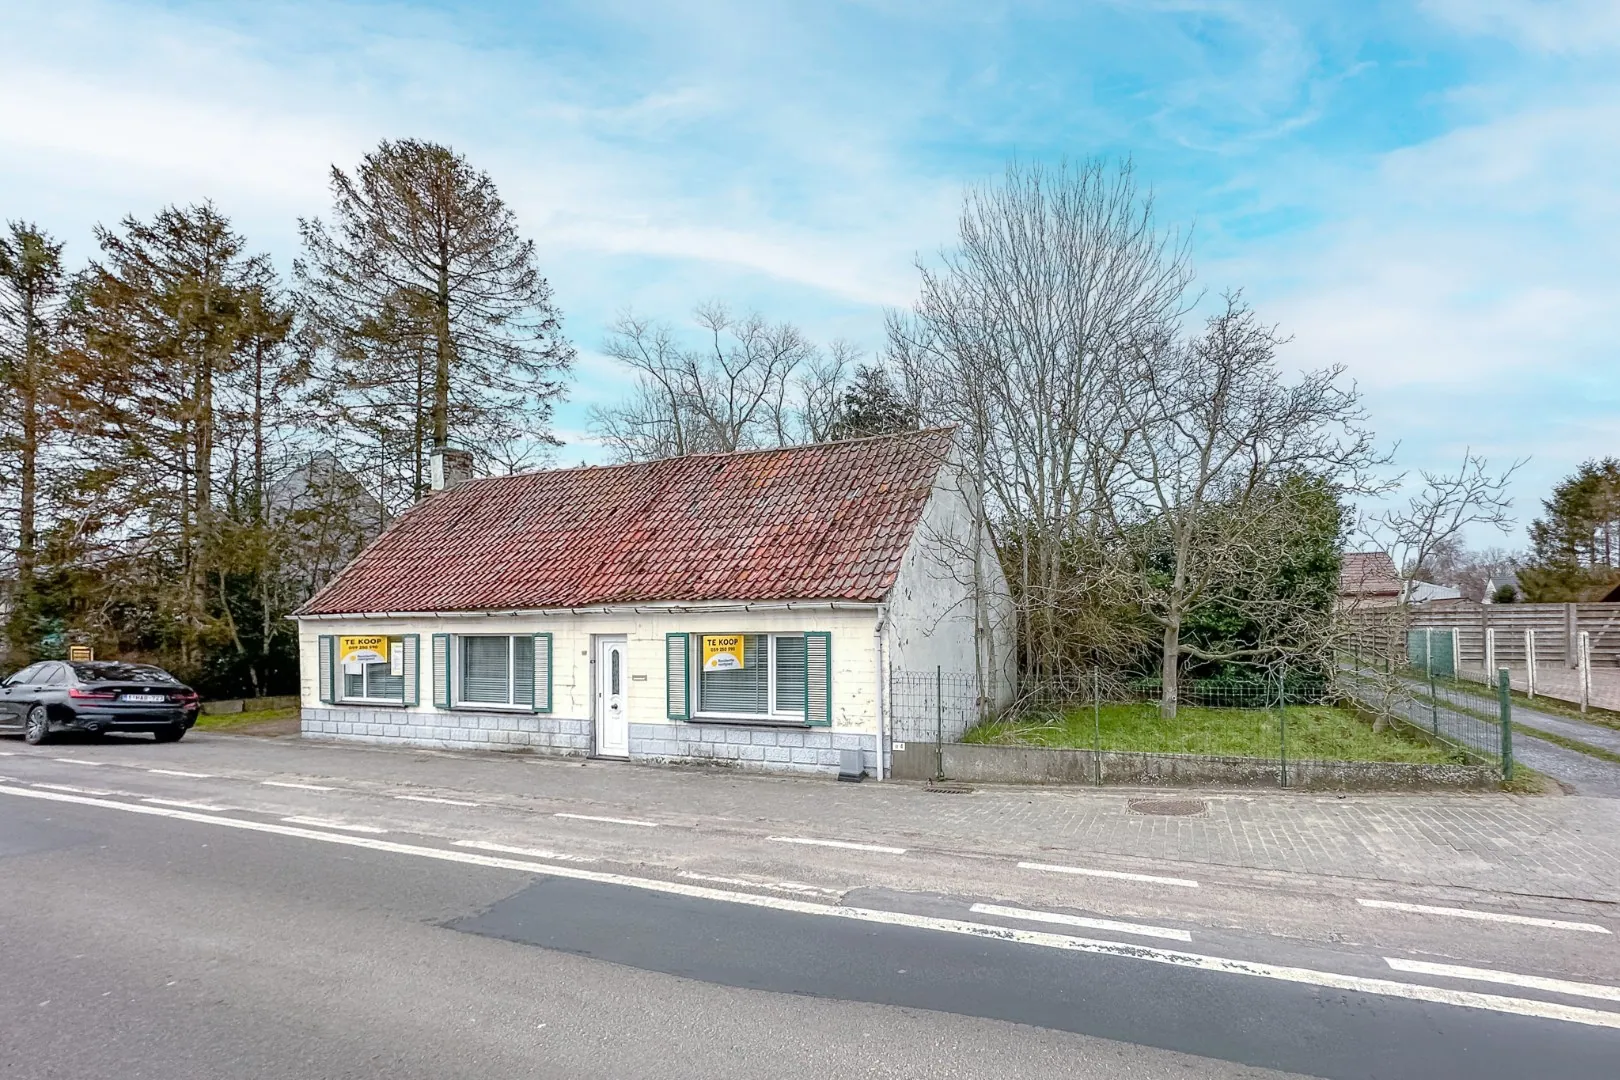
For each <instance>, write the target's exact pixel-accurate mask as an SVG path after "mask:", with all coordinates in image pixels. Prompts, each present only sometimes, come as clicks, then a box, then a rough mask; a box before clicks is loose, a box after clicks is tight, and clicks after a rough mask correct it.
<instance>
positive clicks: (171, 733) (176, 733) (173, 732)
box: [152, 724, 186, 742]
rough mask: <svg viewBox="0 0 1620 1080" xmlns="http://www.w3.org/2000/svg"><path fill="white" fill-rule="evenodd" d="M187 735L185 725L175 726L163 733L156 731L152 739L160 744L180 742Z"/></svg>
mask: <svg viewBox="0 0 1620 1080" xmlns="http://www.w3.org/2000/svg"><path fill="white" fill-rule="evenodd" d="M185 733H186V727H185V725H184V724H174V725H172V726H170V727H166V728H164V729H163V730H162V731H154V732H153V733H152V737H153V738H154V739H156V740H157V741H158V742H179V741H180V739H181V738H182V737H183V736H184V735H185Z"/></svg>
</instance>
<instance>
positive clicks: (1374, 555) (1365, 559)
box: [1339, 551, 1401, 598]
mask: <svg viewBox="0 0 1620 1080" xmlns="http://www.w3.org/2000/svg"><path fill="white" fill-rule="evenodd" d="M1339 595H1340V596H1348V597H1362V598H1371V597H1375V596H1399V595H1401V575H1400V573H1399V572H1398V571H1397V570H1396V569H1395V560H1394V559H1392V558H1390V556H1389V554H1388V553H1387V552H1383V551H1347V552H1345V553H1344V561H1343V562H1342V563H1341V564H1340V566H1339Z"/></svg>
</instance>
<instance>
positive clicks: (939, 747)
mask: <svg viewBox="0 0 1620 1080" xmlns="http://www.w3.org/2000/svg"><path fill="white" fill-rule="evenodd" d="M934 779H935V780H943V779H945V666H944V665H943V664H940V665H936V666H935V668H934Z"/></svg>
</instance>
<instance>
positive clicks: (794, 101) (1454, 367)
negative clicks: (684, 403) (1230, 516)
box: [0, 0, 1620, 543]
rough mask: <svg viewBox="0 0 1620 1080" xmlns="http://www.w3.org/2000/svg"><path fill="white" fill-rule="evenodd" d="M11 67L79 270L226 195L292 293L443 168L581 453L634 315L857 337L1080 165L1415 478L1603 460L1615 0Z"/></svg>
mask: <svg viewBox="0 0 1620 1080" xmlns="http://www.w3.org/2000/svg"><path fill="white" fill-rule="evenodd" d="M0 41H4V42H7V45H6V53H7V61H6V63H5V64H4V65H0V102H3V103H4V106H3V107H0V218H7V219H10V218H24V219H29V220H35V221H38V222H39V223H40V224H42V225H45V226H46V227H48V228H49V229H51V230H53V231H54V232H56V233H57V234H58V235H59V236H60V237H61V238H62V239H64V240H66V241H67V242H68V244H69V250H70V253H71V254H72V255H73V256H74V257H75V258H82V257H84V256H85V255H86V254H88V252H89V249H90V230H91V228H92V226H93V225H94V224H95V223H97V222H110V221H113V220H115V219H117V218H118V217H121V216H122V215H124V214H127V213H135V214H138V215H148V214H150V213H152V212H153V211H154V210H155V209H157V208H158V207H159V206H161V205H162V204H164V203H167V202H184V201H191V200H197V199H202V198H212V199H213V200H215V202H216V203H218V205H219V206H220V207H221V208H222V209H223V210H225V211H226V212H227V213H229V214H231V215H232V216H233V218H234V219H235V220H236V221H237V222H238V224H239V225H240V226H241V228H242V229H243V230H244V231H245V232H246V233H247V235H248V236H249V238H250V240H251V241H252V242H253V244H254V245H255V246H256V247H258V248H260V249H262V250H266V251H269V252H270V253H271V254H272V255H273V256H274V257H275V258H276V259H277V261H278V263H279V264H280V265H281V266H282V268H283V269H284V270H285V269H286V268H287V267H288V266H289V265H290V262H291V258H292V256H293V254H294V252H295V250H296V233H295V218H296V217H297V216H299V215H318V214H322V213H324V212H325V208H326V205H327V197H326V191H325V175H326V170H327V168H328V167H329V166H330V165H331V164H333V163H337V164H340V165H342V166H344V167H346V168H348V167H352V166H353V164H354V163H355V162H356V161H357V160H358V159H359V157H360V156H361V154H363V153H364V152H365V151H366V150H367V149H369V148H370V147H371V146H373V145H375V143H376V141H377V140H378V139H379V138H383V137H395V136H404V135H413V136H419V137H425V138H432V139H437V140H441V141H444V142H447V143H449V144H451V145H453V146H455V147H456V148H457V149H459V150H461V151H463V152H464V153H466V154H467V155H468V156H469V157H470V158H471V159H472V160H473V161H474V162H475V163H476V164H477V165H479V166H481V167H483V168H485V169H487V170H488V171H489V172H490V173H491V174H492V175H493V176H494V177H495V179H496V181H497V183H498V184H499V186H500V188H501V190H502V192H503V193H504V194H505V196H506V197H507V199H508V201H509V202H510V203H511V204H512V205H513V206H514V208H515V209H516V210H517V212H518V214H519V217H520V220H521V222H522V225H523V227H524V229H525V231H526V232H527V233H528V234H529V235H530V236H532V237H533V238H534V239H535V240H536V241H537V243H538V244H539V246H540V249H541V255H542V261H543V264H544V269H545V271H546V273H547V275H548V276H549V277H550V279H551V280H552V282H553V284H554V286H555V287H556V291H557V296H558V298H559V301H560V303H561V304H562V306H563V308H564V311H565V315H566V320H567V323H566V325H567V329H568V332H569V334H570V336H571V337H573V338H574V340H575V341H576V342H577V343H578V344H579V345H580V347H581V351H582V359H581V364H580V368H579V372H578V379H577V382H576V385H575V388H574V393H573V397H572V400H571V402H570V404H569V405H568V406H566V407H565V408H564V409H563V411H562V413H561V415H560V423H561V427H562V428H563V431H562V434H563V435H564V437H565V438H567V439H569V441H570V445H569V446H568V447H567V449H566V450H565V451H564V453H563V458H564V460H567V461H572V460H576V459H584V460H594V459H595V458H596V457H597V454H596V452H595V450H594V448H593V447H591V446H590V445H589V443H588V442H587V441H585V440H584V415H585V410H586V409H587V408H588V406H589V405H590V404H591V403H592V402H594V401H599V400H604V399H611V398H612V397H614V396H615V395H617V394H618V393H619V392H620V390H621V388H622V380H621V379H619V378H618V376H617V374H616V373H615V372H614V371H612V370H611V368H610V366H609V365H608V364H607V362H606V361H604V360H602V359H601V358H600V357H599V356H598V355H596V353H595V350H596V349H597V347H598V346H599V344H600V342H601V338H602V332H603V327H604V326H605V324H606V323H607V321H608V320H610V319H611V318H612V316H613V315H614V313H615V312H617V311H619V310H620V309H622V308H624V307H627V306H630V307H634V308H635V309H636V310H637V311H640V312H643V313H646V314H651V315H656V316H661V317H667V318H671V319H679V318H681V317H682V316H683V315H684V313H686V312H687V311H688V310H689V309H690V308H691V307H692V305H693V304H695V303H697V302H699V301H702V300H707V299H714V298H720V299H725V300H728V301H730V302H731V303H732V304H733V305H734V306H738V307H758V308H760V309H761V310H763V311H764V312H765V313H766V314H767V315H769V316H771V317H773V318H785V319H791V320H794V321H796V322H799V323H800V324H801V325H803V326H804V327H805V328H806V329H807V330H808V331H809V332H811V333H812V334H813V335H814V336H816V337H818V338H820V339H823V340H825V339H829V338H832V337H835V336H841V337H845V338H848V339H850V340H851V341H853V342H855V343H857V344H858V345H861V346H863V347H865V348H867V349H869V350H875V349H876V348H877V347H878V346H879V345H880V343H881V334H882V314H883V310H884V309H885V307H887V306H896V305H905V304H907V303H909V302H910V300H911V298H912V296H913V293H914V288H915V281H916V271H915V269H914V262H915V260H916V258H917V257H918V256H919V255H921V256H923V257H927V256H928V254H929V253H930V252H933V251H936V250H937V249H938V248H939V247H940V246H941V245H943V244H946V243H948V242H949V240H950V238H951V235H952V231H953V228H954V217H955V213H956V208H957V204H958V200H959V198H960V192H961V188H962V185H963V184H964V183H969V182H975V181H981V180H984V179H987V178H989V177H991V176H993V175H994V174H995V173H996V172H997V171H998V170H999V169H1000V167H1001V164H1002V163H1003V162H1004V161H1005V160H1006V159H1007V158H1008V157H1009V156H1012V155H1017V156H1019V157H1023V158H1029V159H1042V160H1056V159H1057V158H1059V157H1061V156H1064V155H1068V156H1071V157H1083V156H1088V155H1099V154H1101V155H1120V154H1129V155H1131V156H1132V157H1133V158H1134V159H1135V161H1136V163H1137V165H1138V169H1139V172H1140V174H1141V177H1142V179H1143V180H1144V181H1146V182H1147V183H1150V184H1151V185H1152V186H1153V188H1154V189H1155V192H1156V195H1157V198H1158V205H1159V213H1160V216H1161V219H1162V220H1163V221H1164V222H1165V223H1167V224H1177V223H1179V224H1184V225H1187V226H1189V227H1191V228H1192V229H1193V234H1192V235H1193V243H1192V250H1193V256H1194V259H1195V262H1196V266H1197V270H1198V274H1199V279H1200V284H1201V286H1202V287H1204V288H1206V289H1208V290H1210V291H1211V292H1219V291H1220V290H1222V289H1226V288H1231V287H1242V288H1243V289H1244V290H1245V292H1246V295H1247V297H1248V299H1249V300H1250V301H1251V302H1252V303H1254V304H1255V305H1256V307H1257V308H1258V309H1259V310H1260V311H1261V313H1262V314H1263V315H1264V316H1266V317H1267V318H1269V319H1271V320H1273V321H1275V322H1277V323H1279V324H1281V326H1282V328H1283V329H1284V331H1285V332H1287V333H1288V334H1290V335H1292V342H1291V343H1290V345H1289V346H1288V348H1287V350H1286V352H1285V355H1284V360H1285V362H1286V363H1287V364H1288V365H1289V366H1291V367H1312V366H1319V365H1322V364H1328V363H1343V364H1345V365H1346V366H1347V367H1348V369H1349V372H1350V374H1351V375H1352V376H1353V377H1354V378H1355V379H1356V380H1357V382H1358V383H1359V385H1360V386H1361V387H1362V388H1363V390H1364V391H1365V393H1366V397H1367V402H1368V406H1369V408H1370V410H1371V412H1372V419H1373V421H1374V425H1375V427H1376V429H1377V430H1378V432H1379V433H1380V435H1381V436H1382V437H1383V438H1384V439H1385V440H1387V441H1389V442H1395V441H1397V440H1398V441H1399V442H1400V443H1401V451H1400V459H1401V461H1402V463H1403V464H1404V465H1406V466H1408V467H1411V468H1417V467H1444V466H1446V465H1447V464H1448V463H1450V462H1451V461H1452V460H1453V459H1456V458H1460V456H1461V454H1462V452H1463V449H1464V447H1467V446H1472V447H1474V448H1475V449H1476V450H1480V451H1483V452H1485V453H1486V454H1488V455H1489V456H1490V457H1491V458H1492V459H1493V460H1501V461H1506V460H1509V459H1512V458H1515V457H1522V456H1528V457H1530V458H1531V460H1530V462H1529V464H1528V465H1527V466H1526V467H1525V469H1524V470H1523V471H1522V473H1521V474H1520V477H1519V481H1518V483H1517V484H1516V487H1515V494H1516V496H1517V497H1518V509H1519V514H1520V517H1521V519H1522V520H1524V521H1528V519H1529V517H1530V516H1532V515H1533V513H1534V512H1535V511H1536V510H1537V508H1538V504H1539V500H1540V499H1541V498H1542V497H1543V496H1544V495H1545V493H1546V490H1547V488H1548V487H1549V486H1550V485H1551V484H1552V483H1553V482H1555V481H1556V480H1557V479H1558V478H1559V477H1560V476H1562V475H1564V474H1565V473H1567V472H1569V471H1571V470H1572V469H1573V468H1574V467H1575V466H1576V465H1577V464H1578V463H1579V462H1580V461H1581V460H1582V459H1583V458H1586V457H1590V456H1594V455H1603V454H1608V453H1620V438H1617V436H1616V420H1617V419H1620V377H1617V371H1616V360H1617V359H1620V357H1617V348H1616V341H1617V340H1620V303H1617V302H1616V301H1617V297H1620V261H1617V258H1616V256H1617V253H1620V3H1615V2H1614V0H1570V2H1567V3H1553V2H1536V0H1430V2H1421V3H1407V4H1394V3H1380V2H1378V0H1359V2H1340V3H1335V2H1331V0H1315V2H1306V0H1302V2H1298V3H1283V2H1275V3H1262V2H1243V0H1113V2H1083V0H1075V2H1069V3H1029V4H998V3H993V2H986V0H979V2H963V3H958V2H956V0H930V2H913V0H868V2H864V3H838V2H833V0H824V2H820V3H809V2H807V3H792V4H790V3H776V2H772V0H751V2H735V3H733V2H718V0H711V2H704V3H681V2H666V3H628V2H617V0H596V2H591V3H577V4H574V3H534V4H514V3H506V4H500V3H493V2H490V3H482V4H471V3H466V4H458V3H450V2H436V3H387V2H373V3H303V2H300V3H276V2H273V0H258V2H252V3H225V2H215V3H185V2H171V3H151V2H146V3H143V2H134V0H130V2H124V3H117V4H112V3H84V2H80V0H53V2H52V3H49V4H45V3H36V2H32V0H28V2H20V0H0ZM1493 539H1494V538H1492V537H1486V536H1481V537H1476V541H1477V542H1490V541H1492V540H1493ZM1512 539H1513V542H1514V543H1518V542H1520V538H1519V536H1517V535H1516V536H1515V537H1513V538H1512Z"/></svg>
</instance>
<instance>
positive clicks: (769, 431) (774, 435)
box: [591, 303, 853, 461]
mask: <svg viewBox="0 0 1620 1080" xmlns="http://www.w3.org/2000/svg"><path fill="white" fill-rule="evenodd" d="M693 321H694V322H695V323H696V324H697V326H698V327H699V328H700V330H701V336H700V337H699V339H698V340H699V342H700V343H699V344H687V343H686V342H685V341H683V340H682V339H681V338H680V337H678V336H677V334H676V332H675V330H674V328H672V327H671V326H669V325H668V324H666V323H661V322H655V321H652V320H650V319H645V318H642V317H640V316H637V315H634V314H632V313H628V312H627V313H625V314H623V315H621V316H619V318H618V319H617V321H615V322H614V324H613V328H612V330H611V331H610V332H609V334H608V337H607V340H606V341H605V342H604V343H603V351H604V352H606V353H607V354H608V355H609V356H610V357H612V358H613V359H615V360H617V361H618V362H619V363H621V364H623V365H624V366H625V367H626V368H628V369H629V370H630V371H631V372H632V373H633V374H634V376H635V380H636V381H635V385H634V387H633V388H632V390H631V391H630V394H629V396H628V397H627V398H626V399H625V400H624V401H623V402H621V403H619V404H617V405H613V406H607V407H598V408H596V409H593V410H592V413H591V427H592V430H593V431H594V433H595V434H596V435H597V437H598V438H600V439H601V440H602V441H603V442H604V443H605V444H606V445H607V446H608V448H609V450H610V451H611V452H612V453H613V454H614V455H615V456H616V457H618V458H619V459H621V460H624V461H643V460H648V459H650V458H657V457H672V456H677V455H681V454H693V453H707V452H717V451H718V452H729V451H733V450H746V449H749V448H753V447H765V446H787V445H792V444H795V443H800V442H807V441H810V442H813V441H818V440H820V439H822V438H824V437H826V434H827V432H828V431H830V429H831V426H832V419H833V414H834V411H835V407H836V401H837V393H838V388H839V386H840V384H841V382H842V380H843V373H844V370H845V368H846V367H847V365H848V363H849V359H850V356H851V354H852V352H853V350H852V349H851V347H850V346H849V345H847V344H846V343H843V342H834V343H833V345H832V346H831V347H830V348H829V349H828V350H827V351H826V352H823V351H822V350H820V349H818V348H817V347H816V346H815V345H814V344H812V343H811V342H810V340H809V339H808V338H806V337H805V336H804V334H803V333H802V332H801V331H800V330H799V329H798V327H796V326H793V325H792V324H791V323H774V324H773V323H770V322H767V321H766V319H765V318H764V316H762V315H760V314H758V313H751V314H748V315H743V316H737V315H734V314H733V313H732V312H731V311H730V310H729V309H727V308H726V306H725V305H724V304H720V303H709V304H704V305H701V306H699V307H698V308H697V309H696V310H695V312H694V313H693Z"/></svg>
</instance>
